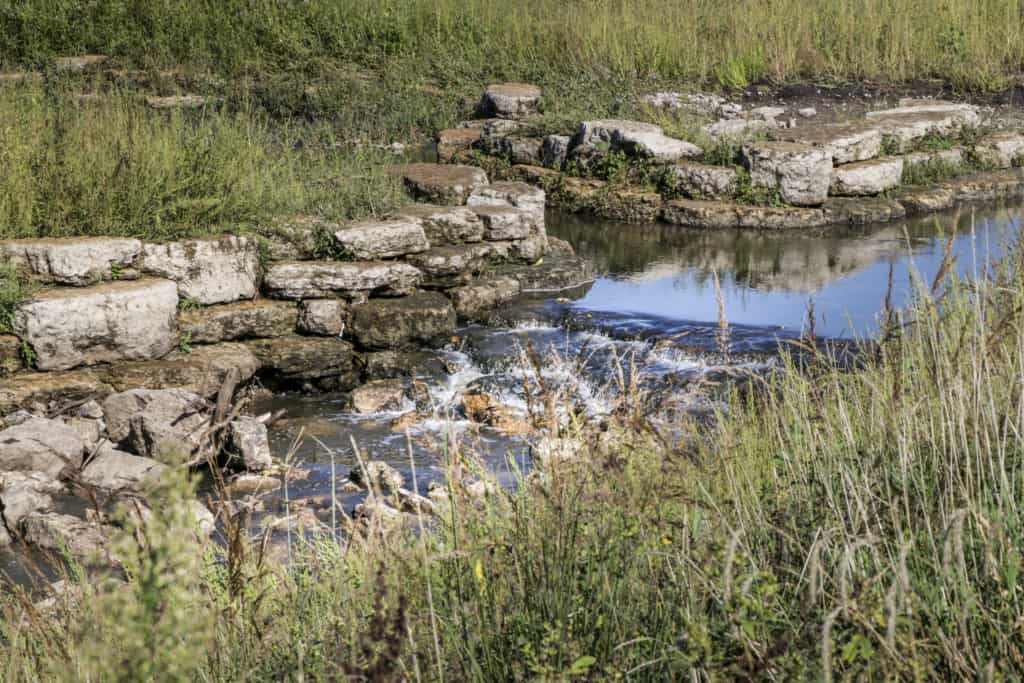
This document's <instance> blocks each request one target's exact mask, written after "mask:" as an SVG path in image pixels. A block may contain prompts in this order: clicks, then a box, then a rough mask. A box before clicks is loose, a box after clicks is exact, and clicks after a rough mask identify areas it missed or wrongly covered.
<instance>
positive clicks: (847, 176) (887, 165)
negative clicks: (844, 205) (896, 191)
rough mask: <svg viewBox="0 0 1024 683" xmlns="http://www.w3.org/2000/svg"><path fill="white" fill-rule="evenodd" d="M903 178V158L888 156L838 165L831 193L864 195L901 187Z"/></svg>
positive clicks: (833, 176)
mask: <svg viewBox="0 0 1024 683" xmlns="http://www.w3.org/2000/svg"><path fill="white" fill-rule="evenodd" d="M902 178H903V159H901V158H900V157H886V158H883V159H871V160H870V161H860V162H857V163H855V164H846V165H845V166H837V167H836V168H835V170H833V171H832V186H831V188H830V189H829V192H830V194H833V195H837V196H841V197H842V196H845V197H864V196H871V195H876V194H881V193H883V192H885V191H887V190H891V189H893V188H896V187H899V185H900V181H901V180H902Z"/></svg>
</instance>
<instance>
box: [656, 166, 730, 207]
mask: <svg viewBox="0 0 1024 683" xmlns="http://www.w3.org/2000/svg"><path fill="white" fill-rule="evenodd" d="M668 170H669V173H670V174H671V176H672V177H673V178H674V179H675V182H676V188H677V189H679V190H681V191H682V192H684V193H686V194H687V195H688V196H690V197H693V198H694V199H702V198H711V199H717V198H720V197H731V196H732V195H734V194H736V183H737V178H738V174H737V172H736V169H734V168H732V167H726V166H708V165H706V164H698V163H696V162H690V161H683V162H680V163H678V164H676V165H674V166H669V167H668Z"/></svg>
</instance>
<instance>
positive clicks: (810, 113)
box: [796, 107, 818, 119]
mask: <svg viewBox="0 0 1024 683" xmlns="http://www.w3.org/2000/svg"><path fill="white" fill-rule="evenodd" d="M796 113H797V114H799V115H800V116H801V117H802V118H805V119H813V118H814V117H815V116H817V115H818V110H817V109H815V108H814V107H804V108H803V109H797V110H796Z"/></svg>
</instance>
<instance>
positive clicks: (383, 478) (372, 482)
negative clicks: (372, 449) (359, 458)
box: [348, 460, 405, 491]
mask: <svg viewBox="0 0 1024 683" xmlns="http://www.w3.org/2000/svg"><path fill="white" fill-rule="evenodd" d="M364 467H365V472H364V468H359V467H357V468H353V469H352V471H351V472H349V475H348V476H349V479H351V480H352V481H353V482H355V483H356V484H358V485H359V486H362V487H363V488H364V489H370V490H371V491H372V490H373V489H376V490H378V491H398V489H400V488H402V487H403V486H405V477H403V476H402V473H401V472H399V471H398V470H396V469H395V468H394V467H392V466H391V465H389V464H387V463H386V462H383V461H381V460H371V461H369V462H368V463H366V465H365V466H364ZM364 475H365V476H364ZM367 480H368V481H367Z"/></svg>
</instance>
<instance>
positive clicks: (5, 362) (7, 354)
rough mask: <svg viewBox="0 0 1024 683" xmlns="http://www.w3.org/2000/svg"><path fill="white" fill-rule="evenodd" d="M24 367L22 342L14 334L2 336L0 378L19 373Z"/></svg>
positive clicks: (0, 335) (0, 339)
mask: <svg viewBox="0 0 1024 683" xmlns="http://www.w3.org/2000/svg"><path fill="white" fill-rule="evenodd" d="M23 365H24V364H23V362H22V358H21V340H20V339H18V338H17V337H15V336H14V335H12V334H0V377H6V376H7V375H10V374H13V373H15V372H18V371H19V370H21V369H22V367H23Z"/></svg>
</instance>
